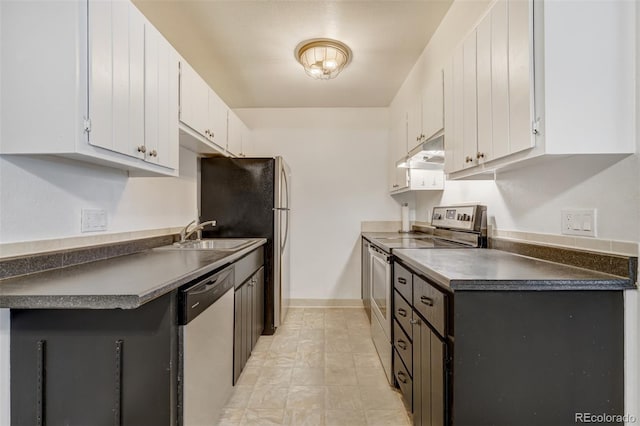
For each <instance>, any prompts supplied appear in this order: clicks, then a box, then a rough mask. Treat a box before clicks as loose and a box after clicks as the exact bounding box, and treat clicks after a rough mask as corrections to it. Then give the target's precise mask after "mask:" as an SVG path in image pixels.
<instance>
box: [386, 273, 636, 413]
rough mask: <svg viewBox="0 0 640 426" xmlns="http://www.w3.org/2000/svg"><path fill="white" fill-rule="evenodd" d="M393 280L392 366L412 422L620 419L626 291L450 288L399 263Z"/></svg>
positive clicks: (622, 397) (622, 400)
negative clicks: (595, 416)
mask: <svg viewBox="0 0 640 426" xmlns="http://www.w3.org/2000/svg"><path fill="white" fill-rule="evenodd" d="M407 271H409V272H410V273H411V275H407ZM400 278H403V281H404V282H403V283H401V284H402V285H403V286H406V285H407V284H411V287H412V288H411V290H412V292H410V291H409V290H410V289H409V288H407V287H404V291H403V292H401V289H402V288H403V287H400V286H399V284H400V281H399V280H400ZM394 289H395V291H394V299H393V300H394V319H395V322H394V329H393V333H394V336H393V342H394V359H393V362H394V375H395V381H396V384H397V385H398V387H399V389H400V391H401V393H402V394H403V396H404V398H405V401H406V402H407V406H408V407H410V409H412V410H413V421H414V425H416V426H452V425H453V426H484V425H487V426H489V425H492V426H513V425H527V426H529V425H532V426H534V425H536V426H537V425H553V426H562V425H566V426H570V425H575V423H576V419H577V417H576V415H580V414H581V413H598V414H603V415H610V416H611V417H610V419H611V420H612V421H611V422H609V423H606V422H605V423H601V424H622V423H621V422H619V421H618V420H619V417H616V416H620V417H621V416H622V415H623V414H624V299H623V292H622V291H620V290H616V291H607V290H592V291H577V290H564V291H510V290H503V291H483V290H473V291H447V290H446V288H444V287H441V286H439V285H438V284H437V283H435V282H433V281H431V280H429V279H427V278H425V277H424V276H422V275H421V274H419V273H417V272H415V271H412V270H411V269H410V268H408V267H406V266H404V265H399V264H398V263H395V264H394ZM410 294H412V295H413V297H412V300H411V301H410V300H407V299H406V298H405V297H406V295H410ZM407 323H410V324H412V330H411V331H409V330H407V329H406V324H407ZM454 336H455V337H454ZM407 343H411V344H412V353H411V360H409V355H408V354H407V351H406V350H405V347H409V346H410V345H408V344H407ZM407 367H409V368H407ZM408 379H411V380H408ZM409 384H411V388H409ZM617 419H618V420H617Z"/></svg>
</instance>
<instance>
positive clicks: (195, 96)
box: [179, 60, 212, 138]
mask: <svg viewBox="0 0 640 426" xmlns="http://www.w3.org/2000/svg"><path fill="white" fill-rule="evenodd" d="M209 91H210V89H209V86H208V85H207V83H206V82H205V81H204V80H203V79H202V77H200V76H199V75H198V73H196V71H195V70H194V69H193V68H191V66H190V65H189V64H188V63H187V62H186V61H183V60H181V61H180V101H179V102H180V122H181V123H182V124H184V125H186V126H188V127H189V128H191V129H192V130H193V131H195V132H197V133H198V134H199V135H201V136H204V137H207V138H208V137H209V132H210V131H211V127H212V126H210V123H209V121H210V117H209Z"/></svg>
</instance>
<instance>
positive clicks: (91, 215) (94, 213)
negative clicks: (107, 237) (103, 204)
mask: <svg viewBox="0 0 640 426" xmlns="http://www.w3.org/2000/svg"><path fill="white" fill-rule="evenodd" d="M80 223H81V226H80V230H81V231H82V232H96V231H106V230H107V211H106V210H103V209H82V211H81V220H80Z"/></svg>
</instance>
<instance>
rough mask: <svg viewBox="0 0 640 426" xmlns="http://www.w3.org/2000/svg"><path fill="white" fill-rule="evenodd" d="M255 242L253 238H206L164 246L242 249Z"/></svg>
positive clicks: (194, 248) (223, 249) (188, 248)
mask: <svg viewBox="0 0 640 426" xmlns="http://www.w3.org/2000/svg"><path fill="white" fill-rule="evenodd" d="M251 243H253V241H251V240H240V239H235V238H227V239H225V238H212V239H206V240H190V241H185V242H184V243H174V244H173V245H171V246H165V247H162V248H164V249H176V250H222V251H234V250H240V249H241V248H244V247H246V246H248V245H250V244H251Z"/></svg>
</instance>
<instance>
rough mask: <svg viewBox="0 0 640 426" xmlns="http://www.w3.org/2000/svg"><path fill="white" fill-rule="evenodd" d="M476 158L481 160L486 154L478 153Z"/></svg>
mask: <svg viewBox="0 0 640 426" xmlns="http://www.w3.org/2000/svg"><path fill="white" fill-rule="evenodd" d="M476 158H477V159H478V160H479V159H481V158H484V152H478V153H477V154H476Z"/></svg>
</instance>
